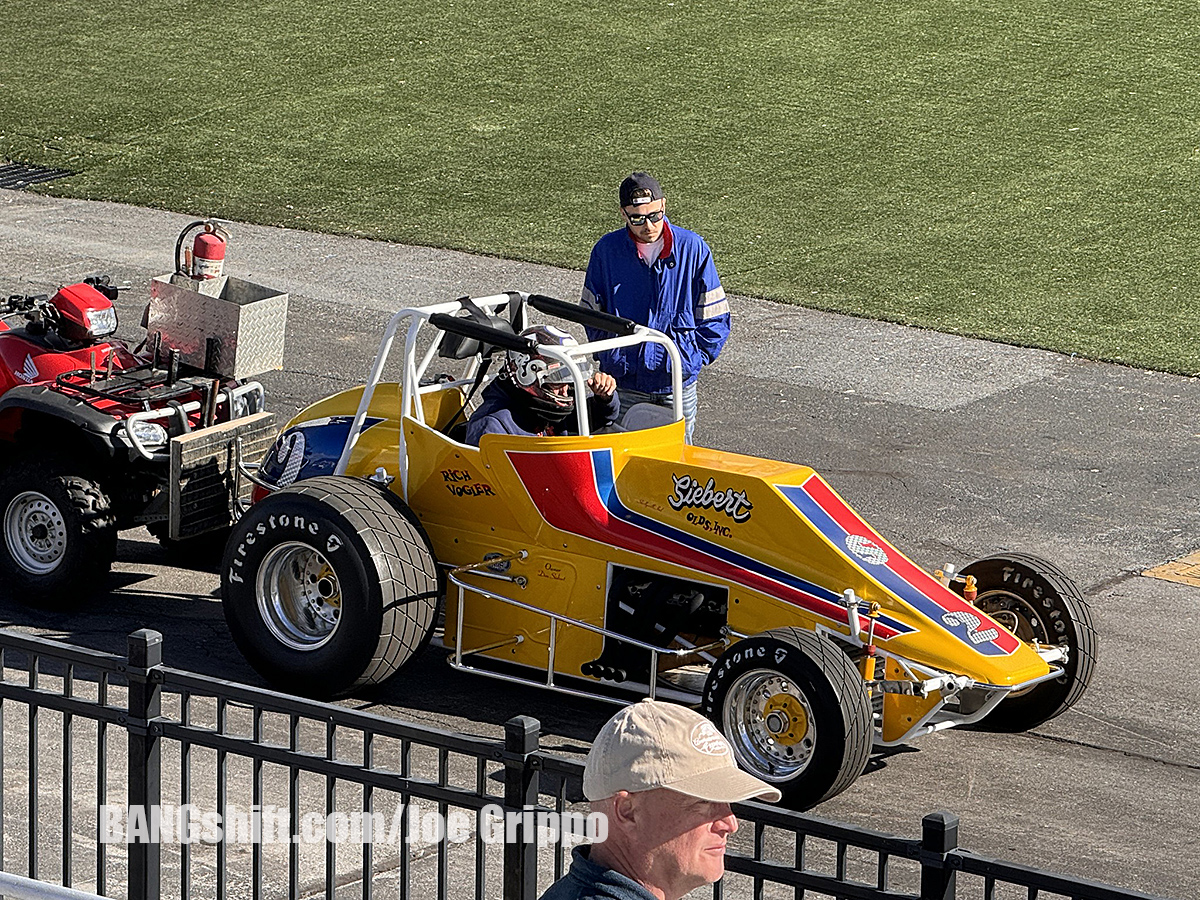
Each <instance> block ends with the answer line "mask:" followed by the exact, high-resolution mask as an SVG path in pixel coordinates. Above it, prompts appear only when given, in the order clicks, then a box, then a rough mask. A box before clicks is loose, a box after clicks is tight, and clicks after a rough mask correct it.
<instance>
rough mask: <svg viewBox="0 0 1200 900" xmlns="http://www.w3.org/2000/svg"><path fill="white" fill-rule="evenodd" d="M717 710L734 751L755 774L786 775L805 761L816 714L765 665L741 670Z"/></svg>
mask: <svg viewBox="0 0 1200 900" xmlns="http://www.w3.org/2000/svg"><path fill="white" fill-rule="evenodd" d="M722 712H723V716H722V721H723V722H724V723H725V725H726V730H727V733H726V737H728V738H729V741H730V744H731V745H732V746H733V752H734V755H735V756H736V757H737V758H738V762H740V763H742V765H744V766H745V767H746V768H747V769H749V770H750V771H751V772H752V773H753V774H755V775H757V776H758V777H759V778H762V779H765V780H766V781H787V780H788V779H791V778H794V777H795V776H796V775H797V774H798V773H800V772H803V771H804V769H805V768H807V767H808V764H809V762H810V761H811V760H812V756H813V751H814V749H815V748H816V744H817V727H816V720H815V717H814V716H813V710H812V706H811V705H810V704H809V701H808V698H807V697H805V696H804V694H803V692H802V691H801V690H800V688H799V687H798V686H797V685H796V683H795V682H793V681H792V680H791V679H789V678H787V677H785V676H783V675H781V674H780V673H779V672H776V671H772V670H770V669H753V670H751V671H749V672H746V673H744V674H742V675H741V676H739V677H738V678H737V679H736V680H735V681H734V682H733V683H732V684H731V685H730V686H729V692H728V693H727V694H726V695H725V702H724V708H723V710H722Z"/></svg>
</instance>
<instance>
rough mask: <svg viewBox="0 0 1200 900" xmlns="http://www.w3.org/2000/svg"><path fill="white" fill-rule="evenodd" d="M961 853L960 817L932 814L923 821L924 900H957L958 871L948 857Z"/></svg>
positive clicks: (922, 873) (941, 813) (949, 814)
mask: <svg viewBox="0 0 1200 900" xmlns="http://www.w3.org/2000/svg"><path fill="white" fill-rule="evenodd" d="M957 849H958V816H956V815H954V813H949V812H937V813H930V814H929V815H927V816H926V817H925V818H923V819H922V820H921V900H954V892H955V876H956V875H957V870H956V869H953V868H951V867H950V860H949V855H950V852H951V851H952V850H957Z"/></svg>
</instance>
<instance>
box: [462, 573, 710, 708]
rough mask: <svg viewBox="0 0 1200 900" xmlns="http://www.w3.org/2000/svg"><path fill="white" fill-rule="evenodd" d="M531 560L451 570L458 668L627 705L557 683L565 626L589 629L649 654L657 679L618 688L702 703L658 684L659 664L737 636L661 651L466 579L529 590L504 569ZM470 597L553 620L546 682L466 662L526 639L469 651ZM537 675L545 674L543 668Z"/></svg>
mask: <svg viewBox="0 0 1200 900" xmlns="http://www.w3.org/2000/svg"><path fill="white" fill-rule="evenodd" d="M528 556H529V553H528V551H526V550H520V551H518V552H517V553H515V554H512V555H510V556H503V557H492V558H489V559H486V560H483V561H481V562H477V563H470V564H468V565H465V566H458V567H457V568H455V569H451V570H450V572H449V573H447V576H446V577H447V580H449V581H450V583H451V584H453V585H455V587H457V588H458V615H457V617H456V628H455V636H454V653H453V655H452V656H451V657H450V659H449V660H448V662H449V663H450V665H451V666H452V667H453V668H455V669H459V670H461V671H464V672H474V673H476V674H479V675H485V676H487V677H489V678H497V679H499V680H501V681H511V682H514V683H517V684H527V685H533V686H536V687H544V688H547V689H549V690H552V691H556V692H558V693H560V694H567V695H569V696H572V697H584V698H587V699H589V700H602V701H604V702H606V703H615V704H619V705H622V706H623V705H626V704H628V703H629V698H628V696H625V697H619V696H615V695H609V694H606V693H603V692H602V691H600V690H586V689H583V688H581V687H571V686H568V685H566V684H563V683H562V682H560V681H556V680H555V668H554V664H555V652H556V649H557V645H558V636H559V626H560V625H561V626H562V627H564V628H582V629H584V630H585V631H590V632H592V633H593V634H598V635H602V636H603V637H604V638H606V639H608V640H614V641H619V642H620V643H621V644H623V645H626V646H628V647H632V648H634V649H635V650H637V651H641V652H643V653H646V654H648V656H649V661H650V665H649V669H648V672H649V673H650V674H651V676H653V677H650V678H648V679H647V681H648V683H643V682H639V681H636V680H625V681H619V682H612V685H613V686H614V687H616V688H620V689H623V690H626V691H630V690H632V691H636V692H639V693H642V694H645V696H647V697H649V698H650V699H652V700H654V699H667V700H674V701H676V702H679V703H688V704H695V703H698V702H699V701H700V693H699V692H695V691H689V690H682V689H678V688H674V687H670V686H666V685H661V684H658V683H657V675H658V672H659V668H658V663H659V660H660V659H662V658H664V657H666V658H668V659H683V658H686V657H689V656H695V655H697V654H702V653H711V652H714V651H716V652H720V651H722V650H724V649H725V648H726V647H728V646H729V645H730V643H731V638H730V637H729V636H728V635H726V636H723V637H722V638H721V639H720V640H717V641H712V642H710V643H708V644H703V645H699V646H694V647H680V648H676V649H671V648H668V647H660V646H658V645H656V644H648V643H646V642H644V641H639V640H637V639H636V638H631V637H629V636H628V635H624V634H620V633H619V632H615V631H611V630H609V629H607V628H602V627H601V626H599V625H591V624H589V623H587V622H584V621H582V620H580V619H575V618H572V617H570V616H564V615H560V614H558V613H553V612H549V611H547V610H545V609H542V608H541V607H537V606H532V605H530V604H528V603H522V602H521V601H520V600H515V599H513V598H512V597H506V596H504V595H503V594H498V593H496V592H495V591H489V590H487V589H486V588H484V587H481V586H480V585H477V584H469V583H467V582H466V581H464V580H463V576H464V575H474V576H477V577H483V578H490V579H493V580H497V581H505V582H508V583H510V584H514V585H517V586H518V587H523V586H524V584H525V577H524V576H522V575H508V574H507V573H506V572H504V571H501V569H502V567H504V565H505V564H506V563H510V562H513V561H515V560H524V559H527V558H528ZM468 593H471V594H476V595H478V596H480V597H484V598H487V599H489V600H498V601H500V602H501V603H505V604H507V605H509V606H513V607H516V608H517V609H521V610H524V611H526V612H532V613H537V614H538V615H540V616H544V617H545V618H547V619H549V620H550V628H549V643H548V646H547V652H546V666H545V669H544V676H545V677H544V679H542V678H541V677H539V678H533V677H527V676H522V675H514V674H510V673H509V672H505V671H498V670H497V669H493V668H484V667H481V666H474V665H470V664H469V663H468V662H466V660H468V659H470V658H471V657H475V656H479V655H480V654H483V653H486V652H488V651H490V650H498V649H499V648H501V647H509V646H514V645H517V644H522V643H524V642H525V636H524V635H523V634H514V635H513V636H512V637H511V638H506V639H504V640H500V641H496V642H493V643H490V644H485V645H483V646H480V647H471V648H469V649H467V648H464V647H463V618H464V616H463V610H464V608H465V606H466V596H467V594H468ZM677 640H679V639H677ZM537 671H539V672H541V671H543V670H537ZM560 675H561V673H560ZM562 677H563V678H566V679H569V680H571V681H572V682H574V683H578V684H588V683H590V682H591V679H588V678H586V677H584V676H582V675H579V676H575V675H562ZM602 683H603V682H602Z"/></svg>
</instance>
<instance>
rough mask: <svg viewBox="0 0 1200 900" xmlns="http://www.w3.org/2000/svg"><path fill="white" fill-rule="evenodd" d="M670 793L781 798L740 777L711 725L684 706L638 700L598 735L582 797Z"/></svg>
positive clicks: (730, 799)
mask: <svg viewBox="0 0 1200 900" xmlns="http://www.w3.org/2000/svg"><path fill="white" fill-rule="evenodd" d="M655 788H670V789H671V790H673V791H678V792H679V793H681V794H687V795H688V796H690V797H698V798H699V799H701V800H711V801H714V802H717V803H736V802H738V801H740V800H748V799H749V798H751V797H761V798H762V799H764V800H769V801H771V802H775V801H776V800H778V799H779V798H780V796H782V795H781V794H780V792H779V791H778V790H777V789H776V788H773V787H771V785H769V784H767V783H766V782H765V781H759V780H758V779H757V778H755V777H754V776H753V775H751V774H749V773H748V772H743V771H742V770H741V769H739V768H738V767H737V764H736V763H735V762H734V760H733V750H732V749H731V748H730V746H729V742H728V741H726V740H725V738H724V737H723V736H722V735H721V732H719V731H718V730H717V728H716V726H715V725H713V723H712V722H710V721H708V719H706V718H704V716H702V715H700V714H699V713H698V712H695V711H694V710H691V709H688V708H687V707H686V706H679V705H678V704H675V703H664V702H662V701H659V700H642V701H641V702H640V703H635V704H633V705H632V706H627V707H625V708H624V709H622V710H621V711H620V712H618V713H617V714H616V715H615V716H613V717H612V718H611V719H609V720H608V722H607V723H605V725H604V727H603V728H601V729H600V733H599V734H598V735H596V740H595V742H594V743H593V744H592V749H591V750H590V751H589V752H588V755H587V764H586V765H585V766H584V769H583V793H584V796H585V797H587V798H588V799H589V800H603V799H605V798H607V797H611V796H612V795H613V794H615V793H617V791H629V792H630V793H637V792H638V791H650V790H654V789H655Z"/></svg>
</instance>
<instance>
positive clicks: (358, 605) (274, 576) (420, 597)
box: [221, 476, 440, 698]
mask: <svg viewBox="0 0 1200 900" xmlns="http://www.w3.org/2000/svg"><path fill="white" fill-rule="evenodd" d="M439 595H440V591H439V586H438V576H437V567H436V564H435V562H434V558H433V552H432V550H431V549H430V547H429V542H428V540H427V539H426V537H425V533H424V531H423V530H422V529H421V527H420V525H419V524H418V523H417V521H416V518H415V516H413V514H412V512H411V511H410V510H408V508H407V507H405V506H404V505H403V504H402V503H401V501H399V500H398V499H397V498H394V497H391V496H390V495H388V494H387V492H386V490H385V489H382V488H380V487H378V486H376V485H374V484H371V483H370V482H367V481H363V480H360V479H357V478H347V477H342V476H322V477H317V478H311V479H308V480H305V481H302V482H299V483H297V484H295V485H293V486H291V487H289V488H287V489H286V490H282V491H279V492H277V493H274V494H271V495H270V496H268V497H266V498H264V499H263V500H261V501H259V502H258V503H256V504H255V505H254V506H252V507H251V508H250V510H249V511H248V512H247V513H246V514H245V515H244V516H242V518H241V519H240V520H239V521H238V523H237V524H236V525H235V526H234V527H233V531H232V533H231V534H230V538H229V543H228V544H227V545H226V547H225V555H224V559H223V560H222V564H221V599H222V604H223V606H224V609H225V621H226V622H227V623H228V625H229V630H230V633H231V634H232V636H233V640H234V643H235V644H237V647H238V649H239V650H240V651H241V652H242V655H243V656H245V657H246V660H247V661H248V662H249V663H250V664H251V665H252V666H253V667H254V669H255V670H256V671H257V672H258V673H259V674H260V675H262V676H263V677H264V678H265V679H266V680H267V681H268V682H270V683H271V684H272V685H274V686H276V687H277V688H280V689H282V690H286V691H288V692H289V693H296V694H301V695H304V696H309V697H319V698H325V697H334V696H337V695H340V694H344V693H347V692H349V691H352V690H355V689H357V688H360V687H364V686H367V685H374V684H379V683H381V682H383V681H385V680H386V679H387V678H389V677H390V676H392V675H393V674H395V673H396V672H397V671H398V670H399V669H400V668H401V667H402V666H403V665H404V664H405V663H407V662H408V661H409V659H411V658H412V657H413V656H414V655H416V653H418V652H419V651H420V650H421V649H422V648H423V647H424V646H425V645H426V644H427V643H428V642H429V638H430V636H431V635H432V633H433V629H434V626H435V624H436V620H437V613H438V607H439Z"/></svg>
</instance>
